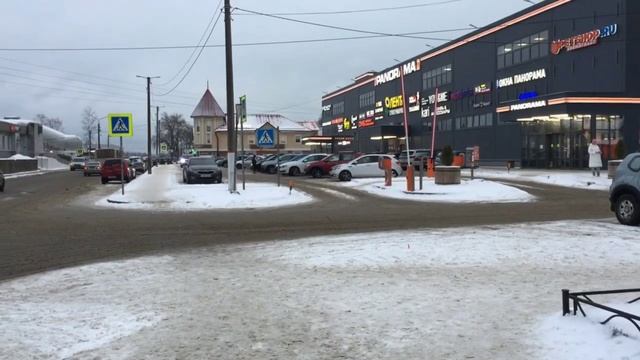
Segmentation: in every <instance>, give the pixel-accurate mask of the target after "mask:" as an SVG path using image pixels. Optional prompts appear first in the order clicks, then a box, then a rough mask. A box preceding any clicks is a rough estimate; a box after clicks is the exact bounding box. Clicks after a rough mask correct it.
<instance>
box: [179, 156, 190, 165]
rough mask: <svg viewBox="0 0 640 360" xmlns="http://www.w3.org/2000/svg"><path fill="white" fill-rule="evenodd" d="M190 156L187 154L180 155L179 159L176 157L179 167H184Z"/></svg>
mask: <svg viewBox="0 0 640 360" xmlns="http://www.w3.org/2000/svg"><path fill="white" fill-rule="evenodd" d="M190 158H191V156H189V155H182V156H180V159H178V164H180V167H181V168H183V167H185V165H187V162H188V161H189V159H190Z"/></svg>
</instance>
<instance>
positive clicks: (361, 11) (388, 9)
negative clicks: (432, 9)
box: [237, 0, 462, 16]
mask: <svg viewBox="0 0 640 360" xmlns="http://www.w3.org/2000/svg"><path fill="white" fill-rule="evenodd" d="M460 1H462V0H443V1H436V2H430V3H422V4H414V5H402V6H394V7H383V8H369V9H355V10H338V11H316V12H281V13H269V15H279V16H304V15H339V14H358V13H370V12H380V11H394V10H406V9H415V8H421V7H427V6H435V5H443V4H451V3H455V2H460ZM237 15H257V14H237Z"/></svg>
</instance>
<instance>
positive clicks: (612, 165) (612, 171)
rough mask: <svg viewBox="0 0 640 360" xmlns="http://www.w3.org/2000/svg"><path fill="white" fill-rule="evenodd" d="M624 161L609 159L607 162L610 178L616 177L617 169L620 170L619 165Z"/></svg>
mask: <svg viewBox="0 0 640 360" xmlns="http://www.w3.org/2000/svg"><path fill="white" fill-rule="evenodd" d="M621 163H622V160H609V162H608V163H607V165H608V169H609V170H608V171H609V179H615V178H616V171H617V170H618V166H620V164H621Z"/></svg>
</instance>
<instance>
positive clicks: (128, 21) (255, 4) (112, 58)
mask: <svg viewBox="0 0 640 360" xmlns="http://www.w3.org/2000/svg"><path fill="white" fill-rule="evenodd" d="M445 1H446V0H422V1H421V0H401V1H400V0H393V1H391V0H386V1H384V0H340V1H338V0H328V1H299V0H270V1H264V0H262V1H259V0H235V1H233V0H232V6H234V7H238V8H244V9H249V10H254V11H259V12H269V13H282V12H287V13H290V12H323V11H339V10H352V9H371V8H385V7H391V6H404V5H418V4H428V3H442V2H445ZM218 3H219V0H206V1H205V0H188V1H185V0H153V1H152V0H136V1H131V0H89V1H88V0H57V1H51V0H29V1H24V0H2V1H0V13H1V14H2V15H3V16H2V21H1V22H0V33H2V37H0V48H2V49H3V50H0V116H20V117H22V118H33V117H34V116H35V114H38V113H43V114H46V115H47V116H51V117H60V118H61V119H63V121H64V127H65V132H68V133H72V134H77V135H80V133H81V113H82V110H83V109H84V108H85V107H87V106H91V107H92V108H94V109H95V111H96V112H97V113H98V116H101V117H102V116H105V115H106V114H107V113H109V112H132V113H133V114H134V119H135V133H136V136H135V137H134V139H133V140H131V141H128V143H129V148H130V149H131V150H142V149H143V148H144V147H145V141H146V137H145V135H146V109H145V106H146V97H145V96H146V90H145V81H144V80H143V79H137V78H136V75H145V76H146V75H150V76H161V78H160V79H156V80H154V85H153V86H152V88H153V89H154V93H155V94H156V95H159V94H162V93H163V92H166V91H167V90H169V89H171V88H172V87H173V86H174V85H175V84H176V83H177V82H178V80H179V79H180V78H181V77H182V74H184V71H183V72H182V73H181V74H180V76H178V77H177V78H175V79H174V80H173V81H171V82H170V83H168V84H167V82H168V81H170V80H171V79H172V78H174V76H175V75H176V73H178V71H179V70H180V69H181V68H182V67H183V65H184V64H185V63H186V61H187V59H188V58H189V56H190V55H191V54H192V51H193V50H192V49H172V50H147V51H66V52H54V51H38V52H17V51H7V50H6V49H9V48H96V47H146V46H174V45H196V44H197V43H198V41H199V39H200V38H201V36H202V34H203V32H204V30H205V28H206V27H207V24H208V23H209V21H210V20H211V19H212V15H213V14H214V13H216V11H217V10H216V7H217V5H218ZM530 5H531V4H529V3H527V2H525V1H523V0H459V1H452V2H449V3H444V4H439V5H432V6H424V7H419V8H411V9H405V10H394V11H390V10H387V11H380V12H365V13H350V14H337V15H336V14H333V15H312V16H287V17H292V18H296V19H300V20H305V21H312V22H318V23H323V24H330V25H335V26H342V27H350V28H357V29H363V30H368V31H376V32H383V33H409V32H418V31H430V30H441V29H454V28H468V27H469V24H474V25H476V26H482V25H486V24H488V23H490V22H493V21H495V20H498V19H500V18H502V17H505V16H508V15H510V14H512V13H514V12H516V11H518V10H522V9H524V8H526V7H528V6H530ZM216 14H217V13H216ZM468 31H469V30H465V31H457V32H448V33H440V34H434V35H423V36H426V37H430V36H431V37H437V38H443V39H453V38H455V37H457V36H460V35H463V34H464V33H465V32H468ZM362 35H363V34H358V33H353V32H348V31H343V30H334V29H328V28H320V27H315V26H310V25H306V24H298V23H292V22H286V21H283V20H278V19H273V18H268V17H264V16H255V15H240V11H236V15H234V21H233V37H234V39H233V41H234V43H236V44H241V43H250V42H269V41H282V40H303V39H321V38H335V37H349V36H362ZM223 43H224V22H223V19H220V21H219V22H218V24H217V27H216V28H215V30H214V32H213V35H212V36H211V39H210V40H209V44H213V45H215V44H223ZM441 43H442V41H439V40H422V39H406V38H397V37H392V38H375V39H360V40H346V41H334V42H318V43H303V44H287V45H269V46H246V47H235V48H234V67H235V69H234V70H235V74H234V75H235V94H236V97H238V96H240V95H242V94H247V103H248V111H249V112H250V113H255V112H267V111H274V110H277V111H278V112H279V113H282V114H283V115H285V116H287V117H289V118H291V119H293V120H316V119H317V118H318V116H319V114H320V102H321V97H322V95H323V93H324V92H327V91H332V90H335V89H336V88H337V87H338V86H342V85H346V84H347V83H348V82H349V81H350V79H351V78H353V77H354V76H357V75H359V74H361V73H363V72H365V71H368V70H380V69H383V68H385V67H388V66H391V65H393V64H395V63H396V61H394V59H399V60H404V59H408V58H411V57H413V56H415V55H417V54H419V53H422V52H424V51H425V50H427V49H428V47H427V44H429V45H432V46H434V45H439V44H441ZM87 75H90V76H94V77H89V76H87ZM207 81H209V83H210V88H211V90H212V92H213V94H214V96H215V97H216V99H217V100H218V102H219V103H220V105H221V106H222V108H223V109H226V100H225V61H224V48H223V47H218V48H207V49H205V50H204V51H203V53H202V56H201V57H200V59H199V61H198V62H197V63H196V64H195V66H194V67H193V70H192V71H191V73H190V74H189V75H188V76H187V77H186V79H185V80H184V82H183V83H182V84H181V85H180V86H179V87H178V88H177V90H176V91H175V92H173V93H171V94H170V95H167V96H163V97H159V96H154V98H153V100H152V103H153V104H154V105H155V104H158V105H162V106H164V107H163V108H161V112H170V113H180V114H183V115H184V117H185V118H187V119H189V120H190V118H189V115H190V114H191V111H192V110H193V108H194V107H195V105H196V104H197V102H198V100H199V99H200V97H201V95H202V93H203V92H204V90H205V88H206V84H207ZM104 123H106V121H104ZM103 141H105V140H104V138H103Z"/></svg>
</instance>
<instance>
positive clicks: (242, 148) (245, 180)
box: [240, 109, 247, 190]
mask: <svg viewBox="0 0 640 360" xmlns="http://www.w3.org/2000/svg"><path fill="white" fill-rule="evenodd" d="M244 111H246V110H245V109H243V112H242V116H241V117H240V151H241V153H242V190H246V183H247V179H246V178H245V176H246V175H245V173H244V164H245V162H246V161H247V159H246V158H245V153H244V116H245V115H244V114H245V113H244Z"/></svg>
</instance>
